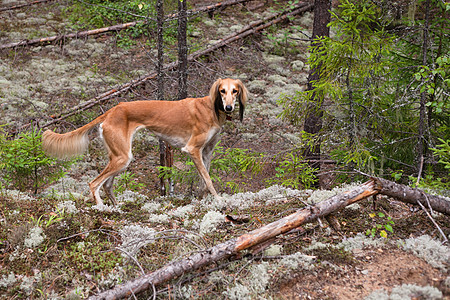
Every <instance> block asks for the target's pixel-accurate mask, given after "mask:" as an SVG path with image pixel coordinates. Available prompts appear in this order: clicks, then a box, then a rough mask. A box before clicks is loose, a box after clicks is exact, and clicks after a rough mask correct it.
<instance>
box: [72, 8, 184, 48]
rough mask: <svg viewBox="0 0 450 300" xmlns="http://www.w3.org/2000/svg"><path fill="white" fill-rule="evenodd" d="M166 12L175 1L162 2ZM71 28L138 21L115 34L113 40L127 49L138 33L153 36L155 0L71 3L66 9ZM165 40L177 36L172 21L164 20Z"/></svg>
mask: <svg viewBox="0 0 450 300" xmlns="http://www.w3.org/2000/svg"><path fill="white" fill-rule="evenodd" d="M164 7H165V8H166V11H169V10H173V9H175V8H176V1H164ZM66 14H67V17H68V19H69V20H70V21H71V24H72V27H73V29H74V30H82V29H92V28H101V27H108V26H111V25H116V24H121V23H128V22H134V21H139V22H138V23H137V24H136V25H135V26H132V27H130V28H128V29H125V30H122V31H120V32H119V33H118V39H117V43H118V45H119V46H120V47H123V48H127V47H130V46H132V45H134V44H135V39H136V38H139V37H141V36H146V37H148V38H150V39H151V38H153V37H154V36H155V32H156V21H155V20H156V1H155V0H131V1H119V0H113V1H102V0H89V1H82V2H78V1H76V2H74V4H73V5H71V6H70V7H69V8H68V9H66ZM164 34H165V37H164V38H165V40H166V41H167V42H169V43H174V42H175V41H176V36H177V26H176V20H166V24H165V27H164Z"/></svg>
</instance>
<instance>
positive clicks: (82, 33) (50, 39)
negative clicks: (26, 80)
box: [0, 0, 250, 50]
mask: <svg viewBox="0 0 450 300" xmlns="http://www.w3.org/2000/svg"><path fill="white" fill-rule="evenodd" d="M45 1H49V0H45ZM248 1H250V0H229V1H224V2H219V3H216V4H212V5H207V6H203V7H201V8H199V9H196V10H191V11H189V12H188V16H190V15H194V14H198V13H200V12H211V11H214V10H216V9H219V8H220V9H223V8H225V7H227V6H231V5H236V4H239V3H244V2H248ZM177 16H178V14H171V15H168V16H166V19H174V18H176V17H177ZM147 23H148V21H147V20H142V21H134V22H129V23H123V24H117V25H113V26H109V27H103V28H97V29H92V30H86V31H79V32H76V33H69V34H60V35H54V36H50V37H44V38H37V39H32V40H23V41H20V42H14V43H8V44H4V45H0V50H3V49H8V48H15V47H20V46H34V45H40V44H49V43H52V42H59V41H65V40H68V39H72V38H81V37H86V36H90V35H97V34H102V33H105V32H110V31H120V30H124V29H127V28H130V27H133V26H136V25H138V24H147Z"/></svg>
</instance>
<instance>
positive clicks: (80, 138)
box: [42, 114, 106, 159]
mask: <svg viewBox="0 0 450 300" xmlns="http://www.w3.org/2000/svg"><path fill="white" fill-rule="evenodd" d="M105 117H106V114H103V115H101V116H99V117H98V118H96V119H95V120H93V121H92V122H90V123H88V124H86V125H84V126H83V127H80V128H78V129H75V130H74V131H70V132H67V133H63V134H60V133H56V132H53V131H51V130H46V131H45V132H44V133H43V134H42V149H43V150H44V151H45V153H47V154H48V155H51V156H54V157H57V158H61V159H65V158H71V157H75V156H77V155H81V154H83V153H84V152H85V151H86V149H87V147H88V145H89V138H88V134H89V131H90V130H91V129H92V128H94V127H95V126H97V125H98V124H99V123H101V122H103V121H104V120H105Z"/></svg>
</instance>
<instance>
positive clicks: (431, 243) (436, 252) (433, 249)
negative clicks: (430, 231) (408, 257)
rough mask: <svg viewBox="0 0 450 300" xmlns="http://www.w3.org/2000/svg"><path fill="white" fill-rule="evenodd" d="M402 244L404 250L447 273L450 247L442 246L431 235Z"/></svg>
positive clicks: (408, 240)
mask: <svg viewBox="0 0 450 300" xmlns="http://www.w3.org/2000/svg"><path fill="white" fill-rule="evenodd" d="M400 244H401V245H402V246H403V249H404V250H407V251H411V252H412V253H413V254H414V255H416V256H418V257H420V258H423V259H424V260H425V261H427V262H428V263H429V264H430V265H432V266H433V267H435V268H439V269H441V270H443V271H447V269H448V265H450V247H448V246H445V245H442V244H441V243H440V242H439V241H437V240H434V239H432V238H431V237H430V236H429V235H422V236H419V237H416V238H414V237H413V238H409V239H406V240H404V241H403V242H400Z"/></svg>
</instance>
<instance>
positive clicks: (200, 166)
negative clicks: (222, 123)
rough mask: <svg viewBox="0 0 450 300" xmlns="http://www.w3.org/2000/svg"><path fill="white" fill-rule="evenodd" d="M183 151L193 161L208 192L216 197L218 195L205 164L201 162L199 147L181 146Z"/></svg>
mask: <svg viewBox="0 0 450 300" xmlns="http://www.w3.org/2000/svg"><path fill="white" fill-rule="evenodd" d="M182 150H183V151H185V152H187V153H188V154H189V155H190V156H191V158H192V161H193V162H194V165H195V167H196V168H197V171H198V173H199V175H200V177H201V178H202V179H203V182H204V183H205V185H206V187H207V188H208V190H209V192H210V193H211V194H212V195H213V196H214V197H216V198H218V197H219V195H218V194H217V192H216V190H215V189H214V186H213V183H212V180H211V177H210V176H209V173H208V171H207V169H206V167H205V164H204V162H203V158H202V153H201V151H200V149H199V148H191V149H189V148H188V147H183V149H182Z"/></svg>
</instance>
